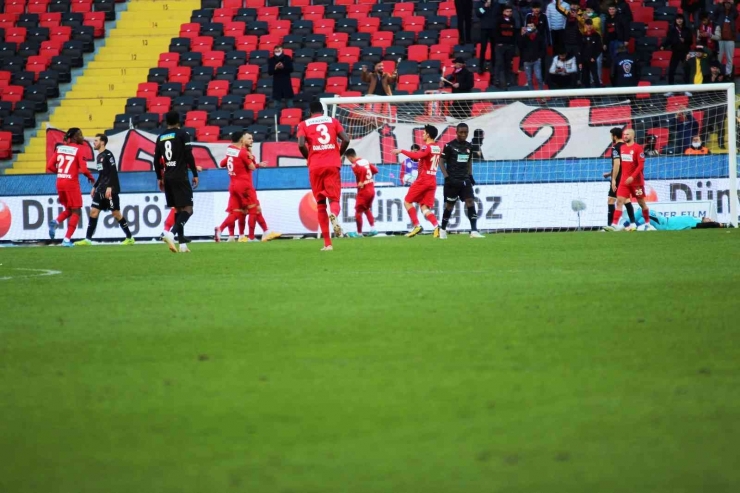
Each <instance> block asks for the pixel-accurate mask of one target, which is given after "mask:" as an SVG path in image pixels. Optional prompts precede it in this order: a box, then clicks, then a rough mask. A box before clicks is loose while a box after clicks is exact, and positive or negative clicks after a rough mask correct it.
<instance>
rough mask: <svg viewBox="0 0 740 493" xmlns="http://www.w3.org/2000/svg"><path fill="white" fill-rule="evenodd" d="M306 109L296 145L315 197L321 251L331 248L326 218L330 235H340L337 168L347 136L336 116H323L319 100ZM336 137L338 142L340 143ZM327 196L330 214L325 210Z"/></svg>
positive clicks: (339, 188)
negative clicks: (304, 161) (322, 244)
mask: <svg viewBox="0 0 740 493" xmlns="http://www.w3.org/2000/svg"><path fill="white" fill-rule="evenodd" d="M309 111H310V114H311V116H310V117H309V118H308V119H307V120H305V121H302V122H301V123H300V124H299V125H298V148H299V149H300V150H301V154H302V155H303V157H304V158H306V159H307V160H308V178H309V180H310V182H311V191H312V192H313V196H314V198H315V199H316V212H317V215H318V218H319V226H320V227H321V236H322V237H323V238H324V248H322V249H321V250H322V251H331V250H332V249H333V247H332V244H331V237H330V236H329V221H331V224H332V226H333V227H334V234H336V235H337V236H343V233H342V227H341V226H340V225H339V222H338V221H337V216H339V211H340V209H339V198H340V195H341V193H342V180H341V177H340V175H339V170H340V168H341V167H342V156H343V155H344V152H345V151H346V150H347V147H349V137H348V136H347V134H346V133H345V132H344V129H343V128H342V124H341V123H339V121H338V120H337V119H336V118H332V117H330V116H324V105H323V104H321V102H320V101H314V102H312V103H311V105H310V106H309ZM337 137H338V138H339V139H340V140H341V141H342V143H341V145H340V144H339V141H338V140H337ZM327 199H328V200H329V208H330V210H331V214H327V212H326V200H327Z"/></svg>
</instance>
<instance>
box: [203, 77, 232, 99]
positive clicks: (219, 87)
mask: <svg viewBox="0 0 740 493" xmlns="http://www.w3.org/2000/svg"><path fill="white" fill-rule="evenodd" d="M206 94H207V95H208V96H216V97H217V98H219V102H220V101H221V98H222V97H223V96H226V95H227V94H229V82H228V81H225V80H212V81H211V82H209V83H208V89H207V91H206Z"/></svg>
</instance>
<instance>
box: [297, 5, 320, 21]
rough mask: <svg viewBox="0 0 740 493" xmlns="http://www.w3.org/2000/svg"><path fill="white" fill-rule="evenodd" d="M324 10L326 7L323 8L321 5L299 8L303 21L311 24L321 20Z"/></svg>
mask: <svg viewBox="0 0 740 493" xmlns="http://www.w3.org/2000/svg"><path fill="white" fill-rule="evenodd" d="M325 10H326V7H324V6H323V5H309V6H307V7H302V8H301V12H303V19H304V20H307V21H313V22H316V21H317V20H321V19H323V18H324V11H325Z"/></svg>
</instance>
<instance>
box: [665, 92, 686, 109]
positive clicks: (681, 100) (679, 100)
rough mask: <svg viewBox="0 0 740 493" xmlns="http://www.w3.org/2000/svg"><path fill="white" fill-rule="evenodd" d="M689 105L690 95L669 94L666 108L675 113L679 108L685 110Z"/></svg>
mask: <svg viewBox="0 0 740 493" xmlns="http://www.w3.org/2000/svg"><path fill="white" fill-rule="evenodd" d="M688 107H689V97H688V96H683V95H682V96H669V97H668V98H667V100H666V105H665V110H666V112H668V113H673V112H676V111H678V110H685V109H686V108H688Z"/></svg>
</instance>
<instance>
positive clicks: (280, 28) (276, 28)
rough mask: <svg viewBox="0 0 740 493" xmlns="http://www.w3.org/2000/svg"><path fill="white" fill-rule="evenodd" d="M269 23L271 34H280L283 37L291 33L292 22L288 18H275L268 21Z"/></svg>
mask: <svg viewBox="0 0 740 493" xmlns="http://www.w3.org/2000/svg"><path fill="white" fill-rule="evenodd" d="M267 25H268V27H269V28H270V34H273V35H275V36H280V38H281V39H282V37H283V36H286V35H288V34H290V26H291V25H292V24H291V22H290V21H287V20H280V19H273V20H270V21H268V22H267Z"/></svg>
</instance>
